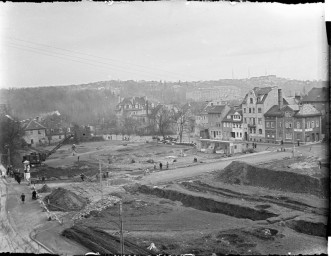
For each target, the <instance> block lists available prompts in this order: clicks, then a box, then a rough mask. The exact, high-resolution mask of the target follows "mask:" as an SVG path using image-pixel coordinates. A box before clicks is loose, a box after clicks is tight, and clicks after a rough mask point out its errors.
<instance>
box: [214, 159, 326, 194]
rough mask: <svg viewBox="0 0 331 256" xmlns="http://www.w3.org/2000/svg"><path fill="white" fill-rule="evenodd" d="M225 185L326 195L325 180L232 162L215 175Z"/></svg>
mask: <svg viewBox="0 0 331 256" xmlns="http://www.w3.org/2000/svg"><path fill="white" fill-rule="evenodd" d="M216 179H217V180H219V181H222V182H225V183H230V184H239V185H249V186H256V187H265V188H269V189H275V190H281V191H286V192H294V193H309V194H312V195H316V196H319V197H326V196H327V195H328V189H327V178H315V177H311V176H309V175H303V174H299V173H294V172H288V171H281V170H271V169H266V168H261V167H257V166H254V165H250V164H247V163H245V162H240V161H233V162H232V163H231V164H229V165H228V166H227V167H226V168H225V169H224V170H222V171H220V172H219V173H217V174H216Z"/></svg>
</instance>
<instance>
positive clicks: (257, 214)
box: [138, 185, 278, 221]
mask: <svg viewBox="0 0 331 256" xmlns="http://www.w3.org/2000/svg"><path fill="white" fill-rule="evenodd" d="M138 191H139V192H140V193H144V194H150V195H154V196H157V197H161V198H166V199H170V200H172V201H180V202H181V203H182V204H183V205H184V206H186V207H192V208H195V209H197V210H202V211H207V212H213V213H221V214H225V215H229V216H232V217H235V218H242V219H250V220H253V221H255V220H266V219H268V218H271V217H276V216H278V214H275V213H272V212H269V211H266V210H264V209H254V208H250V207H246V206H240V205H236V204H231V203H227V202H220V201H215V200H214V199H211V198H205V197H199V196H194V195H189V194H185V193H182V192H179V191H174V190H168V189H166V190H163V189H159V188H151V187H148V186H146V185H142V186H139V187H138Z"/></svg>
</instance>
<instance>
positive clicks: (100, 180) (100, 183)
mask: <svg viewBox="0 0 331 256" xmlns="http://www.w3.org/2000/svg"><path fill="white" fill-rule="evenodd" d="M99 171H100V186H101V200H102V199H103V187H102V172H101V161H100V159H99Z"/></svg>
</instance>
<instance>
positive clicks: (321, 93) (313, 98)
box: [302, 87, 329, 102]
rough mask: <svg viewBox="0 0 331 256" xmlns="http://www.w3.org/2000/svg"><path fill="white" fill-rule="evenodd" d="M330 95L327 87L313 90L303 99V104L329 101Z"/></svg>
mask: <svg viewBox="0 0 331 256" xmlns="http://www.w3.org/2000/svg"><path fill="white" fill-rule="evenodd" d="M328 97H329V93H328V89H327V88H326V87H322V88H316V87H314V88H312V89H311V90H310V91H309V92H308V95H305V96H304V97H303V99H302V101H303V102H320V101H328Z"/></svg>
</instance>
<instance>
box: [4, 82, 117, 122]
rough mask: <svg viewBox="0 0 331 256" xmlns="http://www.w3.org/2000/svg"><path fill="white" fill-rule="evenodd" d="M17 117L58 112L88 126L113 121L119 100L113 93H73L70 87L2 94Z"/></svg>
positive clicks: (94, 90) (90, 91)
mask: <svg viewBox="0 0 331 256" xmlns="http://www.w3.org/2000/svg"><path fill="white" fill-rule="evenodd" d="M0 93H1V95H2V98H5V99H6V101H7V103H8V104H9V107H10V112H11V114H12V115H13V116H16V117H17V118H19V119H21V120H22V119H26V118H31V117H36V116H37V115H39V114H41V113H46V112H51V111H55V110H58V111H59V112H60V113H61V114H64V115H66V116H67V117H68V119H69V120H71V122H75V123H78V124H87V123H93V122H97V121H98V119H101V118H105V119H106V120H107V119H110V118H111V115H112V114H113V113H114V109H115V106H116V104H117V96H115V95H114V94H113V93H112V92H111V91H110V90H107V89H104V90H97V89H73V88H71V87H70V86H61V87H38V88H21V89H9V90H4V89H2V90H1V92H0Z"/></svg>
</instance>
